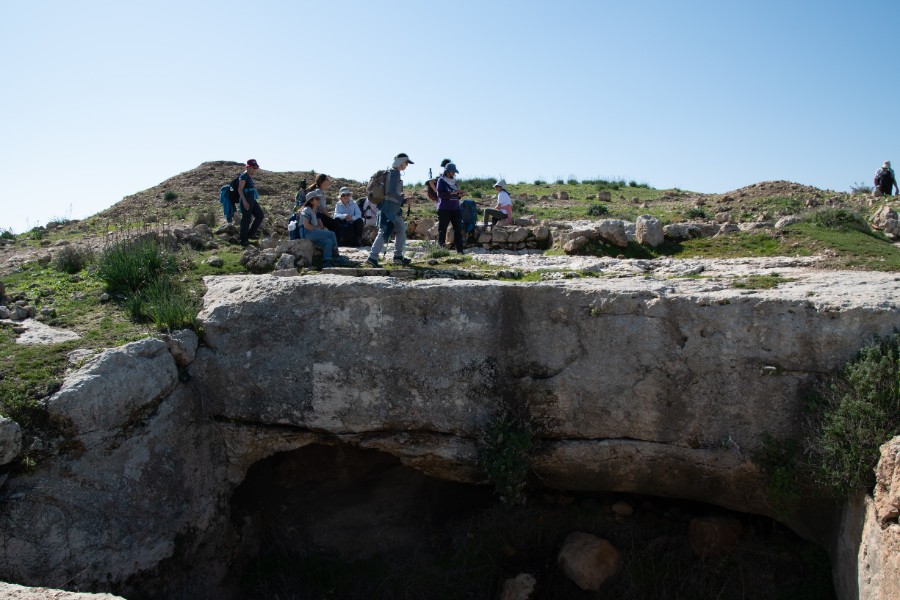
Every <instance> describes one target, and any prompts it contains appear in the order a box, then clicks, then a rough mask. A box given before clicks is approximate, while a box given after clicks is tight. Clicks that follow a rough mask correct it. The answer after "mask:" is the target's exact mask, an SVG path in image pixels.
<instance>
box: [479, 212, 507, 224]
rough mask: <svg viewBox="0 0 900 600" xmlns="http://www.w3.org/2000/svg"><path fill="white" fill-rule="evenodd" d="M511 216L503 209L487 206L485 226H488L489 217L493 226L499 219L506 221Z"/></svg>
mask: <svg viewBox="0 0 900 600" xmlns="http://www.w3.org/2000/svg"><path fill="white" fill-rule="evenodd" d="M508 218H509V215H508V214H506V213H505V212H503V211H502V210H497V209H496V208H486V209H484V226H485V227H487V226H488V219H490V220H491V227H493V226H494V225H496V224H497V221H505V220H506V219H508Z"/></svg>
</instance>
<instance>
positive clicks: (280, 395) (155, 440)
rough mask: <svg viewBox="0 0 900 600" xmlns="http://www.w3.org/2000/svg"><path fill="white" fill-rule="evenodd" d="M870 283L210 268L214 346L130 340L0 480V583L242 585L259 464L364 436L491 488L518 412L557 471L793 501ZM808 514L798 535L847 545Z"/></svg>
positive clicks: (874, 318)
mask: <svg viewBox="0 0 900 600" xmlns="http://www.w3.org/2000/svg"><path fill="white" fill-rule="evenodd" d="M854 277H855V276H854V275H852V274H847V275H846V278H845V279H846V281H855V279H854ZM865 279H866V285H865V286H864V291H865V293H860V290H859V289H848V288H841V287H838V286H833V285H831V283H830V282H828V283H823V282H820V283H819V284H817V283H816V281H815V280H814V279H813V280H808V281H805V282H802V283H800V282H797V283H793V282H785V283H783V284H781V286H780V287H779V288H778V289H774V290H767V291H760V292H748V291H747V290H737V289H733V288H727V287H723V286H721V285H718V284H711V283H708V282H704V281H703V280H664V279H660V280H647V279H644V278H626V279H613V280H594V279H591V280H576V281H565V282H552V283H551V282H547V283H540V284H523V283H499V282H480V281H464V282H460V281H455V282H454V281H449V280H435V279H432V280H424V281H406V282H398V281H392V280H390V279H389V278H367V279H355V278H345V277H340V276H329V275H322V276H317V277H297V278H278V277H270V276H260V277H254V276H231V277H219V278H209V279H207V281H206V284H207V288H208V291H207V295H206V298H205V308H204V310H203V312H202V313H201V315H200V322H201V324H202V326H203V328H204V342H205V345H204V346H201V347H199V348H198V349H197V351H196V354H195V355H194V354H193V353H192V352H191V350H193V348H192V345H193V344H194V341H193V339H192V338H191V336H180V337H179V339H180V340H181V341H180V342H179V343H178V344H173V343H171V342H172V340H170V343H169V344H167V343H166V342H164V341H161V340H144V341H141V342H136V343H134V344H129V345H127V346H124V347H123V348H120V349H115V350H111V351H108V352H106V353H104V354H101V355H100V356H98V357H96V358H94V359H92V360H90V361H89V362H88V363H87V364H86V365H84V366H83V367H82V368H81V369H80V370H79V371H78V372H76V373H75V374H74V375H73V376H71V377H70V378H69V379H67V381H66V383H65V385H64V386H63V388H62V389H61V390H60V391H59V392H58V393H57V394H56V395H55V396H54V397H52V398H50V399H49V401H48V403H47V404H48V410H49V411H50V413H51V414H52V415H53V416H54V417H55V418H56V419H57V420H58V421H59V422H60V424H61V426H62V430H63V431H64V432H66V436H67V437H65V438H64V439H59V440H56V441H55V442H52V443H53V444H55V448H56V449H57V450H58V451H59V456H58V457H56V458H54V459H52V460H46V461H44V462H42V463H41V464H39V465H38V468H37V469H36V471H35V472H34V473H31V474H19V475H16V476H14V477H10V478H9V480H8V481H7V482H6V484H5V486H4V487H3V488H2V489H0V577H5V578H7V579H12V580H14V581H17V582H20V583H26V584H32V585H37V584H40V585H52V586H78V587H79V588H80V589H94V590H112V591H116V592H120V593H123V595H125V596H130V594H129V593H128V592H130V591H135V590H139V592H136V593H137V596H134V597H135V598H139V597H154V596H155V597H179V596H180V597H224V596H222V594H224V592H222V591H221V590H219V589H218V588H217V585H218V584H219V583H221V582H222V581H224V579H225V578H226V575H227V573H228V571H229V565H230V564H231V561H232V560H233V559H234V552H235V551H236V548H237V547H238V545H239V539H240V535H241V533H240V528H241V525H240V524H239V523H233V522H231V521H230V519H229V515H228V511H229V508H228V507H229V504H228V502H229V498H230V495H231V493H232V492H233V491H234V489H235V488H236V486H237V485H238V484H240V482H241V481H242V480H243V478H244V477H245V475H246V474H247V471H248V470H249V468H250V467H251V466H252V465H253V464H254V463H256V462H257V461H260V460H262V459H265V458H267V457H269V456H271V455H273V454H274V453H277V452H283V451H290V450H295V449H297V448H300V447H303V446H306V445H308V444H312V443H331V444H334V443H348V444H353V445H356V446H359V447H361V448H367V449H369V448H371V449H378V450H381V451H384V452H387V453H390V454H393V455H394V456H397V457H399V458H400V459H401V461H402V462H403V463H404V464H406V465H408V466H412V467H415V468H417V469H420V470H422V471H424V472H426V473H429V474H431V475H435V476H437V477H441V478H444V479H452V480H457V481H482V480H483V475H482V474H481V473H480V471H479V470H478V469H477V467H476V457H477V451H478V445H477V439H478V437H479V435H480V434H481V433H482V432H483V431H484V429H485V427H486V426H487V425H488V424H489V423H490V422H491V421H492V419H493V418H494V417H495V415H496V414H497V413H498V412H499V411H501V410H503V409H504V407H517V408H518V409H522V410H525V411H526V412H527V413H528V414H529V415H530V418H531V420H532V421H533V423H534V426H535V428H536V430H537V431H538V432H539V436H540V438H541V443H540V445H539V449H538V452H537V453H536V454H535V455H534V456H533V457H532V462H531V466H532V468H533V470H534V471H535V473H536V474H538V475H539V476H540V477H541V479H542V481H543V482H544V483H545V484H546V485H550V486H555V487H559V488H562V489H573V490H579V489H581V490H618V491H630V492H639V493H645V494H653V495H660V496H670V497H676V498H690V499H696V500H701V501H704V502H712V503H716V504H719V505H721V506H724V507H728V508H731V509H736V510H741V511H749V512H756V513H761V514H769V515H772V514H774V511H773V508H772V507H771V506H770V504H769V501H768V499H767V497H766V494H765V493H764V483H765V480H764V476H763V474H762V473H761V472H760V470H759V468H758V467H757V466H756V465H755V464H754V463H753V461H752V460H751V456H752V454H753V453H754V452H755V451H756V450H757V449H759V448H760V447H761V445H762V440H763V437H764V435H765V434H769V435H772V436H773V437H775V438H776V439H791V438H795V437H796V436H797V434H798V430H799V425H800V419H801V417H802V412H801V410H802V409H801V406H802V399H803V395H804V392H805V390H806V389H807V386H809V385H810V384H812V383H813V382H814V381H815V380H816V379H817V378H818V377H819V376H821V375H822V374H825V373H829V372H831V371H834V370H835V369H837V368H838V367H840V366H841V365H842V364H843V363H844V362H845V361H846V360H848V359H849V358H851V357H852V356H853V355H854V354H855V352H856V351H857V350H858V349H859V348H860V347H861V346H863V345H864V344H865V343H867V342H868V341H869V340H870V339H871V338H872V336H874V335H878V334H886V333H888V332H890V331H891V330H892V329H893V328H894V327H895V325H896V324H897V322H898V309H897V306H896V304H895V298H897V297H898V292H900V283H898V282H896V281H894V278H893V277H892V276H882V275H878V274H867V275H866V278H865ZM823 281H824V280H823ZM817 285H818V287H816V286H817ZM811 289H815V290H816V292H815V293H814V294H813V295H810V293H809V292H810V291H811ZM185 344H187V346H191V347H187V348H183V347H182V346H184V345H185ZM173 352H174V353H175V356H173ZM193 356H196V358H194V360H193V362H190V360H191V358H192V357H193ZM176 357H177V359H178V361H179V362H178V363H176ZM188 363H190V364H188ZM179 365H180V366H181V367H182V368H183V371H182V373H184V372H185V371H186V373H187V375H188V379H187V381H184V379H185V377H184V376H182V377H179V369H178V366H179ZM801 514H808V515H809V518H808V519H806V520H804V519H803V518H801V517H798V518H796V519H794V520H791V521H790V524H791V526H792V527H794V528H795V529H796V530H797V531H799V532H801V533H802V534H804V535H806V536H808V537H811V538H813V539H818V540H823V541H824V540H827V539H828V536H827V534H828V533H829V531H828V528H831V527H832V525H831V523H830V522H829V521H828V520H827V519H822V518H820V513H815V512H812V511H807V512H806V513H804V512H803V511H801Z"/></svg>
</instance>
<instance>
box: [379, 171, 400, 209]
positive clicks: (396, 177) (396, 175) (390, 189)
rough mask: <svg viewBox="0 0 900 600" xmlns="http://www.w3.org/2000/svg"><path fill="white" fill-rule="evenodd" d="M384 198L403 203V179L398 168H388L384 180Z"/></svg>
mask: <svg viewBox="0 0 900 600" xmlns="http://www.w3.org/2000/svg"><path fill="white" fill-rule="evenodd" d="M384 199H385V200H391V201H393V202H397V203H398V204H403V179H401V174H400V169H389V170H388V173H387V177H386V178H385V182H384Z"/></svg>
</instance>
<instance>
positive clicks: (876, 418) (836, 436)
mask: <svg viewBox="0 0 900 600" xmlns="http://www.w3.org/2000/svg"><path fill="white" fill-rule="evenodd" d="M807 410H808V412H809V415H810V418H809V423H808V428H807V435H806V455H807V456H808V458H809V466H810V468H811V470H812V473H813V477H814V478H815V480H816V481H817V482H818V483H820V484H822V485H824V486H826V487H827V488H829V489H831V490H832V491H834V492H835V493H837V494H838V495H841V496H846V495H849V494H851V493H852V492H854V491H857V490H862V489H871V487H872V486H873V485H874V482H875V475H874V469H875V465H876V464H877V463H878V459H879V447H880V446H881V444H883V443H884V442H886V441H888V440H889V439H891V438H892V437H894V436H896V435H898V434H900V334H898V333H894V334H892V335H890V336H888V337H885V338H881V339H877V340H875V342H874V343H873V344H872V345H870V346H867V347H865V348H863V349H862V350H861V351H860V353H859V354H858V355H857V357H856V358H855V359H853V360H852V361H851V362H850V363H848V364H847V365H846V366H845V367H844V368H843V369H842V370H841V371H840V373H838V374H837V375H836V376H834V377H832V378H831V379H830V380H829V381H828V382H827V383H826V384H825V385H824V386H823V387H822V389H821V390H820V391H819V393H818V394H816V395H814V396H813V397H812V398H811V399H810V402H809V404H808V406H807Z"/></svg>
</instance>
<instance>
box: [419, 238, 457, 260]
mask: <svg viewBox="0 0 900 600" xmlns="http://www.w3.org/2000/svg"><path fill="white" fill-rule="evenodd" d="M422 248H424V250H425V258H444V257H445V256H450V250H449V249H447V248H442V247H441V246H438V243H437V242H433V241H431V240H429V241H426V242H425V243H424V244H423V245H422Z"/></svg>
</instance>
